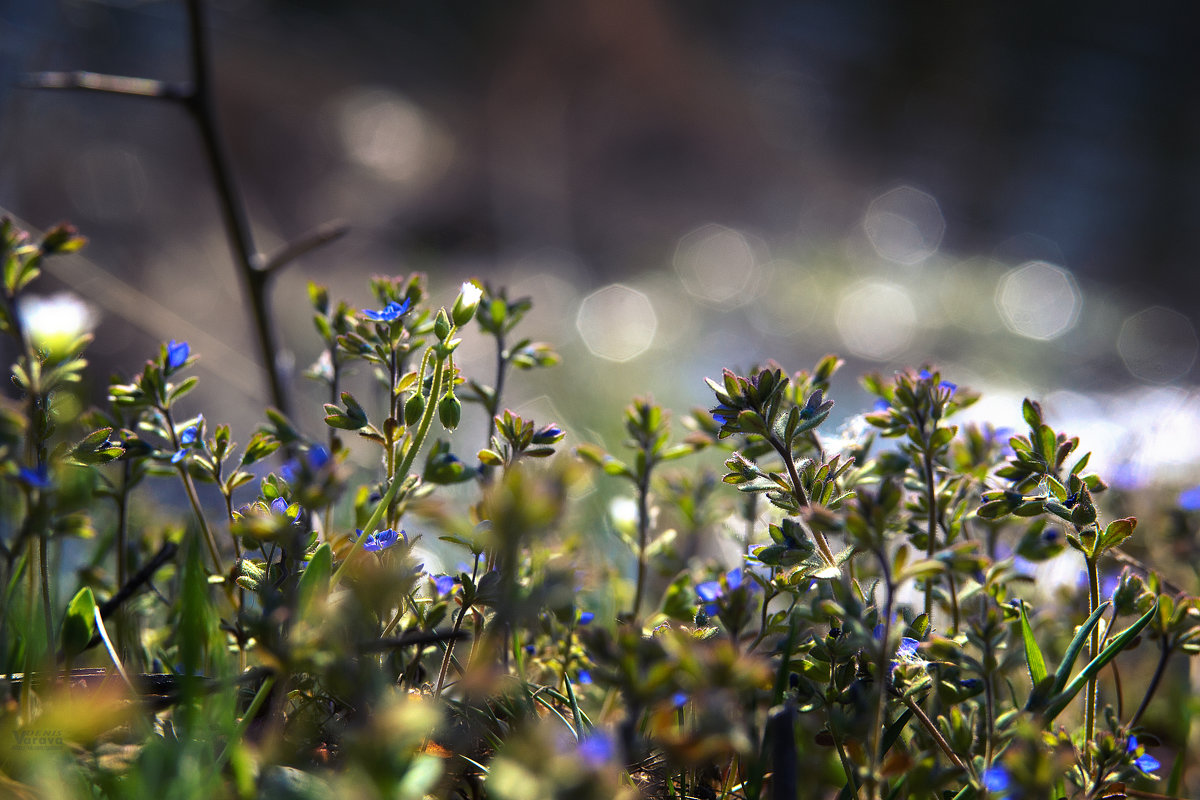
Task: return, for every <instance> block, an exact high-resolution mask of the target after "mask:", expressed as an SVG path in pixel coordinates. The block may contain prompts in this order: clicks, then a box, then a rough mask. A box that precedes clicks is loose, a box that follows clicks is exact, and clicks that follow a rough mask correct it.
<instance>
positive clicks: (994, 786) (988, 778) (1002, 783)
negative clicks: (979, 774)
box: [983, 764, 1012, 800]
mask: <svg viewBox="0 0 1200 800" xmlns="http://www.w3.org/2000/svg"><path fill="white" fill-rule="evenodd" d="M1011 785H1012V778H1011V777H1009V774H1008V770H1006V769H1005V768H1004V767H1002V766H1000V765H999V764H993V765H992V766H990V767H988V768H987V769H985V770H984V771H983V788H984V789H987V790H988V792H989V793H991V794H994V795H996V796H997V798H999V800H1004V798H1006V797H1009V793H1008V790H1009V787H1010V786H1011Z"/></svg>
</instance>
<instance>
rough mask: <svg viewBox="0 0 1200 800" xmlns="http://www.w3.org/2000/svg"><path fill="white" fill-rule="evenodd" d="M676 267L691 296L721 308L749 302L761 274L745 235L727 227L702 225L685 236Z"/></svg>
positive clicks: (680, 241) (681, 240)
mask: <svg viewBox="0 0 1200 800" xmlns="http://www.w3.org/2000/svg"><path fill="white" fill-rule="evenodd" d="M673 263H674V265H675V272H676V273H677V274H678V275H679V280H680V281H682V282H683V287H684V289H686V290H687V292H688V294H690V295H692V296H693V297H695V298H697V299H698V300H700V301H702V302H705V303H710V304H713V305H719V306H728V305H737V304H740V303H744V302H746V301H748V300H749V299H750V296H749V294H748V293H747V292H746V289H747V288H749V287H752V286H754V285H755V284H756V283H757V280H758V277H759V273H760V271H761V270H760V267H759V264H758V258H757V256H756V255H755V252H754V247H753V246H752V245H751V243H750V241H749V239H747V237H746V236H745V234H743V233H741V232H740V231H736V230H734V229H732V228H727V227H725V226H724V225H712V224H709V225H702V226H701V227H699V228H696V229H695V230H693V231H690V232H688V233H686V234H684V235H683V236H682V237H681V238H680V239H679V242H678V244H677V245H676V246H675V258H674V262H673Z"/></svg>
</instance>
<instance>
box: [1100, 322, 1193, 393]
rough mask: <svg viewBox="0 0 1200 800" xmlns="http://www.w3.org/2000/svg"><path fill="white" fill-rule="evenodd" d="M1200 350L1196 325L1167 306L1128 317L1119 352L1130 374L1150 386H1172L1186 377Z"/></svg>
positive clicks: (1118, 343)
mask: <svg viewBox="0 0 1200 800" xmlns="http://www.w3.org/2000/svg"><path fill="white" fill-rule="evenodd" d="M1198 346H1200V343H1198V342H1197V339H1196V329H1195V327H1194V326H1193V325H1192V321H1191V320H1190V319H1188V318H1187V317H1186V316H1184V315H1183V314H1180V313H1179V312H1178V311H1174V310H1172V309H1170V308H1166V307H1165V306H1151V307H1150V308H1147V309H1144V310H1142V311H1139V312H1138V313H1136V314H1133V315H1132V316H1130V317H1128V318H1127V319H1126V320H1125V322H1124V323H1123V324H1122V325H1121V332H1120V334H1118V336H1117V352H1118V353H1120V354H1121V360H1122V361H1124V362H1125V368H1126V369H1127V370H1129V374H1131V375H1133V376H1134V377H1135V378H1138V379H1140V380H1143V381H1147V382H1149V383H1170V382H1171V381H1173V380H1176V379H1177V378H1181V377H1183V376H1184V375H1186V374H1187V373H1188V372H1189V371H1190V370H1191V368H1192V364H1194V363H1195V361H1196V350H1197V347H1198Z"/></svg>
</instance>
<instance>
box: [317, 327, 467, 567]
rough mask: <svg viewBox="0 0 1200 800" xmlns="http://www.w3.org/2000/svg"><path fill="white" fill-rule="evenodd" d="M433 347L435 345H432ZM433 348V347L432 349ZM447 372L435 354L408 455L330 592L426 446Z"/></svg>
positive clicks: (440, 357) (444, 360)
mask: <svg viewBox="0 0 1200 800" xmlns="http://www.w3.org/2000/svg"><path fill="white" fill-rule="evenodd" d="M453 336H454V330H453V329H451V331H450V335H449V336H447V337H446V340H447V341H449V340H450V339H451V338H452V337H453ZM435 346H436V345H435ZM431 349H432V348H431ZM445 372H446V357H444V356H441V355H438V356H437V358H436V360H435V363H434V367H433V382H432V383H431V384H430V387H429V402H427V403H426V404H425V411H424V413H423V414H422V415H421V421H420V423H419V424H418V425H417V432H416V435H415V436H413V439H412V442H411V443H410V444H409V446H408V452H406V453H405V455H404V460H403V461H402V462H401V463H400V467H399V468H398V469H397V470H396V473H395V474H396V477H395V478H393V479H392V483H391V485H390V486H389V487H388V490H387V492H385V493H384V495H383V497H381V498H380V499H379V503H378V505H376V506H375V510H374V511H372V512H371V517H370V519H368V520H367V522H366V524H365V525H364V526H363V530H364V531H365V532H366V535H364V536H362V537H361V538H360V539H359V541H358V543H357V544H355V545H354V546H353V548H352V549H351V550H350V552H349V553H347V554H346V558H345V559H344V560H343V561H342V564H341V566H339V567H338V568H337V571H336V572H334V573H333V578H332V579H330V582H329V588H330V590H332V589H333V588H334V587H335V586H337V585H338V583H340V582H341V580H342V577H343V576H344V575H345V572H346V568H347V567H349V566H350V562H351V561H353V560H354V557H355V555H356V554H357V553H358V552H359V551H360V550H362V545H363V543H365V542H366V541H367V536H369V535H370V534H371V533H374V532H375V528H377V527H378V526H379V522H380V520H382V519H383V515H384V514H385V513H387V509H388V507H389V506H391V504H392V502H393V501H394V500H395V499H396V495H397V494H398V493H399V491H400V486H401V485H402V484H403V483H404V481H405V478H406V477H407V476H408V471H409V470H410V469H412V465H413V462H414V461H415V460H416V458H417V453H418V452H419V451H420V449H421V445H423V444H424V443H425V437H427V436H428V435H429V427H430V426H431V425H432V424H433V415H434V414H436V413H437V404H438V399H439V395H440V394H441V392H442V382H443V380H444V376H445Z"/></svg>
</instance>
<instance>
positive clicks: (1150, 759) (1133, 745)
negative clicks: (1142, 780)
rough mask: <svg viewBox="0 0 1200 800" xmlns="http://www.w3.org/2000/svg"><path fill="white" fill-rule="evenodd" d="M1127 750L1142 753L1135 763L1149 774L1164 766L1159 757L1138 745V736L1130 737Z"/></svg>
mask: <svg viewBox="0 0 1200 800" xmlns="http://www.w3.org/2000/svg"><path fill="white" fill-rule="evenodd" d="M1127 750H1128V752H1130V753H1135V754H1137V753H1140V755H1138V757H1137V758H1135V759H1134V760H1133V765H1134V766H1135V767H1137V768H1138V769H1139V770H1141V771H1142V772H1143V773H1145V774H1147V775H1149V774H1150V773H1152V772H1154V771H1155V770H1156V769H1158V768H1160V767H1161V766H1162V764H1160V763H1158V759H1157V758H1155V757H1154V756H1152V755H1150V754H1149V753H1147V752H1146V750H1145V748H1143V747H1140V746H1139V745H1138V740H1137V737H1136V736H1130V737H1129V747H1128V748H1127Z"/></svg>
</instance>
